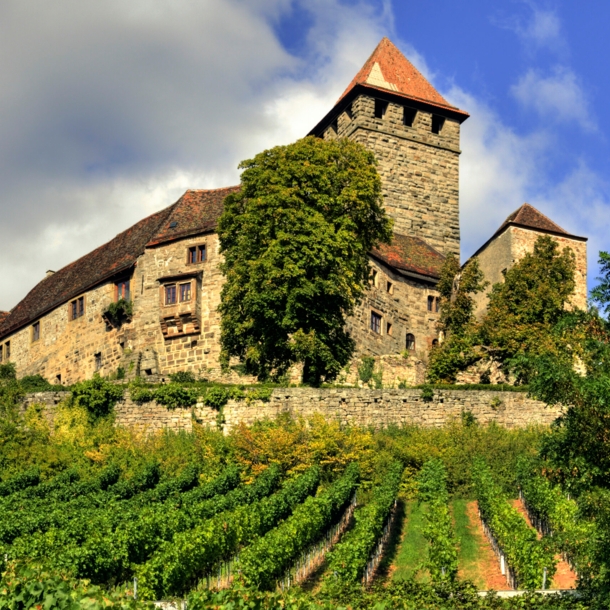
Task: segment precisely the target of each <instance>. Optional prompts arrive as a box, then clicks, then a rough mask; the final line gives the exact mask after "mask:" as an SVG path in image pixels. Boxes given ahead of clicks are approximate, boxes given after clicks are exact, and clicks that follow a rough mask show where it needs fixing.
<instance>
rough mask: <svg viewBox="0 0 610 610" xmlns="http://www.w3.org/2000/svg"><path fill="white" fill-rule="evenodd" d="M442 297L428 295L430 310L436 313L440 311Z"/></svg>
mask: <svg viewBox="0 0 610 610" xmlns="http://www.w3.org/2000/svg"><path fill="white" fill-rule="evenodd" d="M440 302H441V300H440V298H439V297H433V296H429V297H428V311H432V312H434V313H438V311H439V309H440Z"/></svg>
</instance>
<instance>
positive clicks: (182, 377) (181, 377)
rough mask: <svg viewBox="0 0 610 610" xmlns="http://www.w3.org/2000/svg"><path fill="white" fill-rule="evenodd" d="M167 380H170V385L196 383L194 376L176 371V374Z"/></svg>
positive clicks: (188, 372) (187, 372)
mask: <svg viewBox="0 0 610 610" xmlns="http://www.w3.org/2000/svg"><path fill="white" fill-rule="evenodd" d="M169 378H170V379H171V380H172V383H195V382H196V381H197V380H196V379H195V375H193V373H191V372H190V371H178V372H177V373H172V374H171V375H170V376H169Z"/></svg>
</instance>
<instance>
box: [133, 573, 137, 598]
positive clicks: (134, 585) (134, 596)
mask: <svg viewBox="0 0 610 610" xmlns="http://www.w3.org/2000/svg"><path fill="white" fill-rule="evenodd" d="M133 598H134V599H136V600H137V599H138V579H137V578H134V579H133Z"/></svg>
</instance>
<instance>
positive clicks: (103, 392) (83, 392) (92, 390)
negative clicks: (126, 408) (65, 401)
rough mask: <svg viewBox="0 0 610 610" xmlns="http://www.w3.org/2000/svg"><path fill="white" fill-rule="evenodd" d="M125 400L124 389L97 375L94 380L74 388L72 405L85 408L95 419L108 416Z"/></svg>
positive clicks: (81, 383)
mask: <svg viewBox="0 0 610 610" xmlns="http://www.w3.org/2000/svg"><path fill="white" fill-rule="evenodd" d="M121 398H123V388H122V387H121V386H117V385H114V384H112V383H109V382H108V381H106V380H104V379H102V378H101V377H100V376H99V375H97V374H95V375H94V376H93V379H89V380H87V381H81V382H79V383H77V384H75V385H74V386H73V387H72V404H74V405H76V406H79V407H84V408H85V409H87V411H88V412H89V415H90V416H91V417H92V418H93V419H98V418H99V417H104V416H106V415H108V414H109V413H110V412H111V411H112V409H113V407H114V405H115V404H116V402H117V401H118V400H121Z"/></svg>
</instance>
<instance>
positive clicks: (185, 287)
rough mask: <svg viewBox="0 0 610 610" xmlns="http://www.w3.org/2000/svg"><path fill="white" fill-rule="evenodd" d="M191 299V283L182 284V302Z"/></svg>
mask: <svg viewBox="0 0 610 610" xmlns="http://www.w3.org/2000/svg"><path fill="white" fill-rule="evenodd" d="M190 300H191V283H190V282H188V283H187V284H180V302H181V303H184V302H185V301H190Z"/></svg>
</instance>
